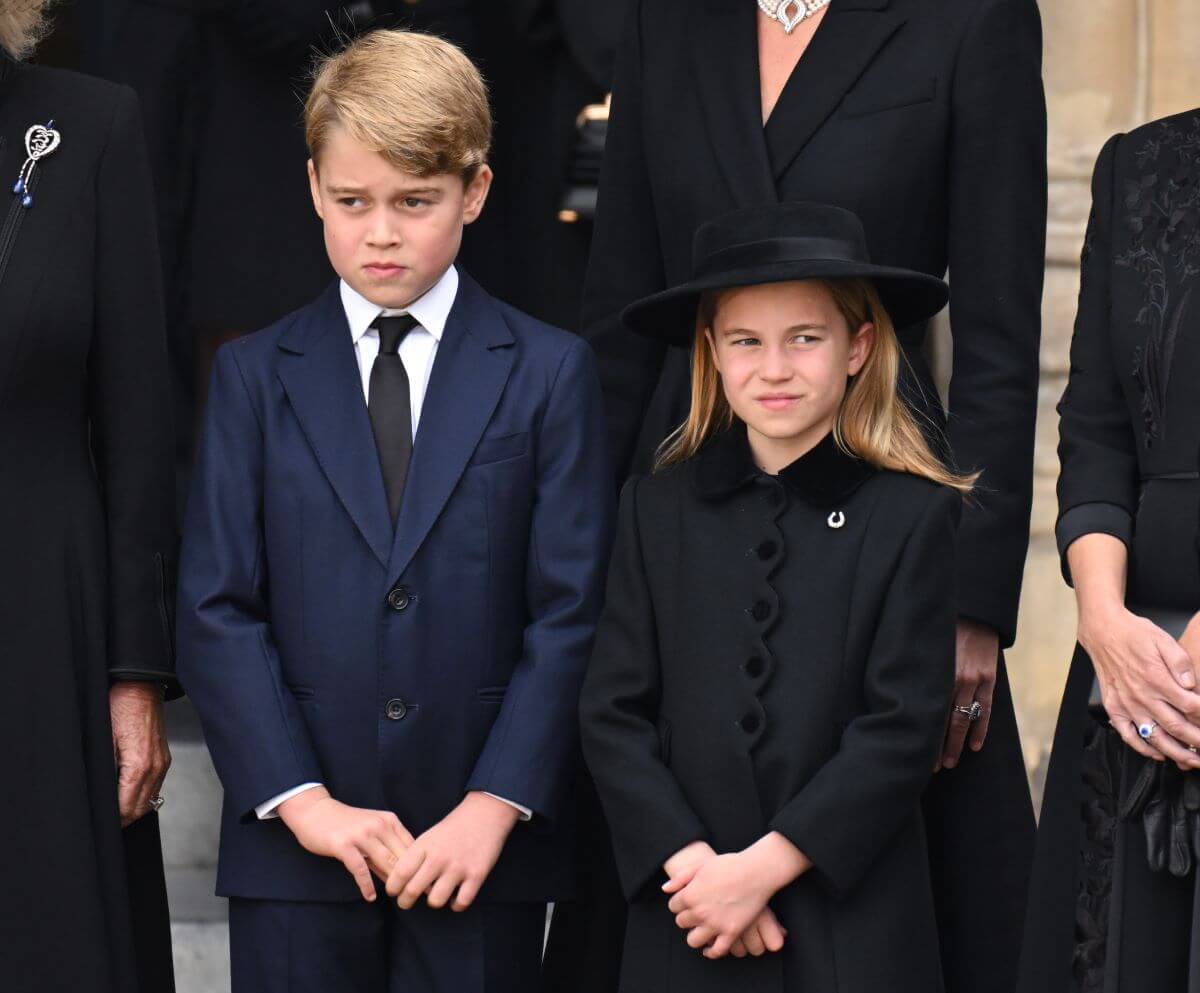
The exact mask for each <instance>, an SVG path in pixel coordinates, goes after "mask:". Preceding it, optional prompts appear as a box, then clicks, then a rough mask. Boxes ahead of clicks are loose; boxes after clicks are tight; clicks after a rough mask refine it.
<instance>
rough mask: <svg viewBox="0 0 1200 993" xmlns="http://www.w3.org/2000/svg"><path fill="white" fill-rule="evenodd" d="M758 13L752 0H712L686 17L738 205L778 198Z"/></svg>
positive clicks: (700, 87)
mask: <svg viewBox="0 0 1200 993" xmlns="http://www.w3.org/2000/svg"><path fill="white" fill-rule="evenodd" d="M757 12H758V8H757V7H756V6H755V5H754V4H752V3H737V2H730V0H708V2H707V3H706V4H704V5H703V6H700V7H699V8H698V9H696V10H695V12H694V13H693V14H692V15H691V16H690V17H689V18H688V19H687V31H688V37H689V45H688V48H689V50H690V52H691V56H692V75H693V77H694V82H695V85H696V89H697V91H698V93H699V95H700V103H701V105H702V106H703V108H704V114H705V117H706V118H707V121H708V140H709V145H710V146H711V147H712V151H713V154H714V155H715V156H716V159H717V162H718V163H720V167H721V172H722V174H723V175H724V177H725V181H726V182H727V183H728V184H729V190H730V192H731V193H732V194H733V200H734V202H735V204H736V205H737V206H739V207H752V206H757V205H759V204H763V203H774V202H776V201H777V200H778V199H779V197H778V194H777V193H776V191H775V181H774V179H773V178H772V176H771V169H770V163H769V161H768V159H767V147H766V143H765V141H764V138H763V128H762V95H761V88H760V86H759V81H758V29H757V22H756V20H755V18H756V17H757ZM681 85H686V84H683V83H682V82H681Z"/></svg>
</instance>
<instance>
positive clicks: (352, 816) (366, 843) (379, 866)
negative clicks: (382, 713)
mask: <svg viewBox="0 0 1200 993" xmlns="http://www.w3.org/2000/svg"><path fill="white" fill-rule="evenodd" d="M279 818H280V820H282V821H283V823H284V824H286V825H287V826H288V829H289V830H290V831H291V832H292V834H294V835H295V836H296V840H297V841H298V842H300V844H301V845H303V846H304V848H305V850H306V851H310V852H312V853H313V854H314V855H324V856H325V857H327V858H334V859H337V860H338V861H340V862H341V863H342V865H344V866H345V867H346V869H347V871H348V872H349V873H350V875H352V876H353V877H354V881H355V882H356V883H358V888H359V890H361V891H362V895H363V899H364V900H366V901H368V902H372V901H374V899H375V883H374V882H373V881H372V880H371V873H372V872H374V873H375V874H376V875H377V876H379V878H380V879H386V878H387V874H388V872H389V871H390V870H391V868H392V867H393V866H394V865H395V864H396V863H397V862H398V861H399V859H400V858H401V857H402V856H403V855H404V853H405V852H406V851H407V850H408V848H409V846H410V845H412V843H413V836H412V835H411V834H409V833H408V830H407V829H406V828H405V827H404V825H403V824H401V823H400V818H399V817H397V816H396V815H395V814H393V813H392V812H391V811H388V810H364V809H362V808H360V807H349V806H347V805H346V804H344V803H339V802H338V801H337V800H335V799H334V798H333V797H331V796H330V795H329V791H328V790H327V789H325V787H323V786H314V787H313V788H312V789H310V790H305V791H304V792H303V793H300V794H298V795H296V796H294V797H292V798H291V799H290V800H285V801H284V802H283V803H281V804H280V805H279Z"/></svg>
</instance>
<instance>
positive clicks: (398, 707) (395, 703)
mask: <svg viewBox="0 0 1200 993" xmlns="http://www.w3.org/2000/svg"><path fill="white" fill-rule="evenodd" d="M383 712H384V713H385V714H387V716H388V720H389V721H402V720H404V718H405V717H407V716H408V706H407V705H406V704H405V702H404V701H403V700H400V699H396V700H389V701H388V702H387V705H386V706H385V707H384V708H383Z"/></svg>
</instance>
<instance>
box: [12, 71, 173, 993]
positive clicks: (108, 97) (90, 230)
mask: <svg viewBox="0 0 1200 993" xmlns="http://www.w3.org/2000/svg"><path fill="white" fill-rule="evenodd" d="M50 119H53V120H54V126H55V128H56V129H58V130H59V131H60V132H61V134H62V143H61V145H60V146H59V148H58V150H57V151H55V152H54V153H53V154H52V155H51V156H50V157H48V158H47V159H45V160H44V161H43V162H42V164H41V165H40V166H39V168H38V170H37V174H38V181H37V184H36V188H35V189H34V204H33V206H32V208H30V209H28V210H24V209H22V208H21V207H20V206H19V203H18V202H17V199H16V198H15V197H13V196H12V194H11V192H10V190H11V184H12V183H13V181H14V180H15V179H16V177H17V173H18V170H19V169H20V168H21V163H22V161H23V160H24V158H25V148H24V138H25V131H26V129H27V128H28V127H29V126H30V125H31V124H35V123H41V124H45V123H46V122H47V121H49V120H50ZM0 143H2V147H0V176H2V177H3V183H4V190H5V191H4V193H3V194H2V195H0V229H2V231H3V234H2V235H0V244H3V245H5V246H8V247H9V248H10V250H11V256H9V263H8V265H7V270H6V271H5V272H4V273H3V276H2V277H0V467H2V468H0V473H2V477H0V478H2V482H0V631H2V632H3V646H4V649H3V657H2V662H0V700H2V701H3V702H2V703H0V755H3V757H4V759H3V761H4V766H3V769H4V772H3V778H4V790H5V810H6V811H10V812H11V814H10V816H7V817H6V819H5V820H6V823H5V842H4V846H3V855H0V877H2V878H3V879H4V895H3V897H2V898H0V962H3V963H4V965H3V968H4V974H5V978H4V987H5V989H6V990H15V991H42V990H47V989H55V990H58V989H79V990H88V991H95V993H160V991H164V990H168V991H169V990H170V989H171V988H172V985H173V983H172V979H171V950H170V934H169V929H168V921H167V909H166V895H165V892H164V886H163V875H162V859H161V854H160V852H159V846H158V826H157V818H156V817H154V816H153V815H151V816H149V817H147V818H144V819H143V820H142V821H139V822H138V823H137V824H136V825H134V826H133V827H131V828H129V829H128V830H126V831H125V832H122V831H121V827H120V820H119V816H118V811H117V786H116V774H115V771H114V768H113V751H112V732H111V728H110V723H109V709H108V688H109V684H110V681H111V680H112V679H122V678H127V679H153V680H156V681H162V682H170V681H172V679H173V677H172V676H171V671H172V646H171V640H172V639H171V631H170V627H171V622H170V610H171V605H172V603H173V595H172V592H171V588H170V587H171V575H172V570H173V568H174V565H173V561H174V553H175V537H174V532H173V514H172V503H173V492H172V488H173V481H172V471H171V446H170V438H171V432H170V410H169V406H168V397H167V381H166V375H165V368H166V366H165V351H164V345H163V326H162V299H161V292H160V288H159V268H158V267H159V261H158V254H157V251H156V246H155V233H154V219H153V212H152V209H151V191H150V186H149V183H150V179H149V173H148V170H147V166H146V156H145V150H144V148H143V145H142V137H141V130H140V125H139V123H138V110H137V103H136V100H135V99H134V97H133V94H132V93H130V92H129V91H128V90H127V89H118V88H117V87H114V86H112V85H111V84H108V83H103V82H100V81H98V80H92V79H88V78H85V77H82V76H78V75H75V74H73V73H67V72H62V71H58V70H50V69H42V68H36V67H29V66H20V67H18V66H14V65H13V64H12V63H11V62H9V61H6V60H5V59H4V57H3V56H0ZM2 268H3V263H2V262H0V269H2Z"/></svg>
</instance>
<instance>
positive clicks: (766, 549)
mask: <svg viewBox="0 0 1200 993" xmlns="http://www.w3.org/2000/svg"><path fill="white" fill-rule="evenodd" d="M778 550H779V546H778V545H777V544H775V542H773V541H771V540H770V539H768V540H767V541H764V542H763V543H762V544H761V545H759V546H758V557H759V558H760V559H762V560H763V561H764V562H765V561H766V560H767V559H773V558H774V557H775V553H776V552H777V551H778Z"/></svg>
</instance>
